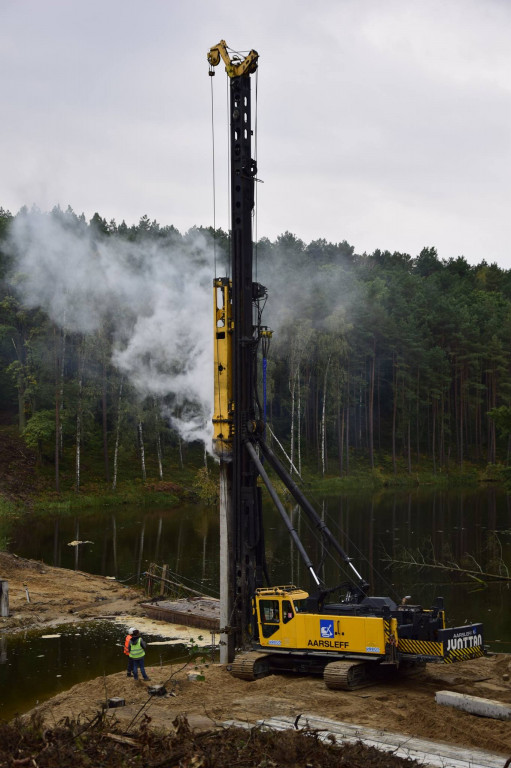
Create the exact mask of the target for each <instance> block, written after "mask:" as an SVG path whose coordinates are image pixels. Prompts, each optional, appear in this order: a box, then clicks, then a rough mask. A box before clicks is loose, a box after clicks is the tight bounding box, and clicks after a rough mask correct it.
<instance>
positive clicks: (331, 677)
mask: <svg viewBox="0 0 511 768" xmlns="http://www.w3.org/2000/svg"><path fill="white" fill-rule="evenodd" d="M367 671H368V665H367V663H366V662H364V661H355V662H354V661H333V662H331V663H330V664H327V665H326V667H325V670H324V672H323V680H324V681H325V685H326V687H327V688H330V689H332V690H338V691H353V690H354V689H355V688H364V687H365V686H366V685H372V680H371V679H370V678H369V676H368V674H367Z"/></svg>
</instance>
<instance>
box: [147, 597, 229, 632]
mask: <svg viewBox="0 0 511 768" xmlns="http://www.w3.org/2000/svg"><path fill="white" fill-rule="evenodd" d="M140 607H141V608H142V609H143V610H144V611H145V612H146V613H147V615H148V616H149V617H150V618H151V619H158V620H159V621H168V622H170V623H171V624H182V625H184V626H185V627H198V628H199V629H209V630H210V631H211V632H218V630H219V629H220V600H217V599H216V598H214V597H186V598H181V599H179V600H157V601H153V602H150V603H141V605H140Z"/></svg>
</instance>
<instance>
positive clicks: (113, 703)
mask: <svg viewBox="0 0 511 768" xmlns="http://www.w3.org/2000/svg"><path fill="white" fill-rule="evenodd" d="M125 705H126V702H125V701H124V699H121V698H119V697H118V696H114V697H113V698H111V699H108V708H109V709H115V708H116V707H124V706H125Z"/></svg>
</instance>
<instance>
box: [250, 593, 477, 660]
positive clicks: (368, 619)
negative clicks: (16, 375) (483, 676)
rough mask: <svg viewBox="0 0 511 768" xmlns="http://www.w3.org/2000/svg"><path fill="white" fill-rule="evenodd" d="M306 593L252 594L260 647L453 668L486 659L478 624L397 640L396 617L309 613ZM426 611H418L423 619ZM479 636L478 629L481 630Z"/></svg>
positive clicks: (442, 621)
mask: <svg viewBox="0 0 511 768" xmlns="http://www.w3.org/2000/svg"><path fill="white" fill-rule="evenodd" d="M308 597H309V595H308V593H307V592H305V591H303V590H301V589H297V588H296V587H293V586H285V587H272V588H267V589H258V590H256V593H255V597H254V604H253V607H254V611H255V614H256V620H257V625H258V630H259V639H258V643H257V644H258V647H259V648H260V649H264V650H266V649H267V650H268V651H271V652H272V653H273V652H276V653H278V652H279V651H283V652H285V651H288V652H289V651H293V652H296V653H305V654H310V653H319V654H327V655H332V656H333V657H337V658H339V657H349V656H352V655H353V656H355V657H356V658H358V659H360V658H367V659H368V660H369V659H372V660H380V661H383V660H385V661H387V662H392V663H396V662H398V659H401V660H403V661H406V660H407V659H417V658H420V659H422V660H428V661H441V662H444V663H452V662H454V661H461V660H464V659H470V658H477V657H480V656H483V655H484V646H483V643H482V634H479V629H478V627H480V625H475V627H477V629H475V628H474V627H458V628H456V629H446V627H445V616H444V614H443V611H442V612H441V626H442V629H439V631H438V633H437V634H438V640H435V641H432V640H420V639H414V638H408V637H401V638H400V637H399V629H400V627H399V621H398V618H396V617H394V616H389V617H382V616H370V615H353V616H351V615H339V613H333V612H332V613H329V612H328V605H325V606H324V611H323V612H321V613H311V612H308V611H307V603H306V602H305V601H306V600H307V598H308ZM428 613H430V612H428V611H424V610H422V616H423V617H427V615H428ZM481 632H482V629H481Z"/></svg>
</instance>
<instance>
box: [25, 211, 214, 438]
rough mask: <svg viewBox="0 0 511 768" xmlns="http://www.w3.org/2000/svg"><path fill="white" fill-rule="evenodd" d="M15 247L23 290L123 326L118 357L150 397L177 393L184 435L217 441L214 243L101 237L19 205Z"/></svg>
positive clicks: (95, 324)
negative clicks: (213, 420) (213, 423)
mask: <svg viewBox="0 0 511 768" xmlns="http://www.w3.org/2000/svg"><path fill="white" fill-rule="evenodd" d="M10 252H11V253H12V254H13V255H14V257H15V269H16V271H18V272H21V273H22V277H21V279H19V281H18V290H19V292H20V295H21V299H22V301H23V303H24V304H25V305H26V306H28V307H33V308H35V307H41V308H42V309H44V310H45V312H47V314H48V315H49V316H50V318H51V319H52V320H53V321H54V322H55V323H56V324H58V325H61V326H65V327H66V328H67V329H69V330H71V331H78V332H81V333H92V332H94V331H96V330H98V329H99V328H100V327H101V325H102V324H103V323H104V322H108V324H109V326H110V327H111V328H112V327H113V329H114V347H113V355H112V362H113V364H114V365H115V366H116V367H117V368H118V369H119V370H120V371H122V372H124V373H125V374H126V375H127V376H128V378H129V379H130V381H131V382H132V383H133V384H134V386H135V387H136V389H137V390H138V392H139V393H140V394H141V395H142V396H146V395H159V396H169V395H170V396H171V401H172V408H171V412H169V413H168V416H169V418H170V420H171V423H172V425H173V426H174V427H175V428H176V429H178V430H179V432H180V434H181V435H182V437H183V438H184V439H185V440H197V439H199V440H203V441H204V443H205V444H206V446H207V447H208V449H209V447H210V444H211V434H212V427H211V415H212V400H213V393H212V371H213V361H212V346H213V345H212V330H211V322H212V314H213V313H212V295H213V294H212V280H213V269H214V267H213V249H212V245H211V243H209V241H208V238H207V237H206V236H205V235H204V234H203V233H200V232H192V233H190V234H189V235H187V236H186V238H184V239H183V240H182V241H181V240H177V239H176V238H174V239H172V240H170V241H169V240H167V241H165V239H163V240H162V242H161V243H160V242H159V241H156V242H155V241H154V240H150V239H147V240H146V241H142V242H140V241H139V242H136V243H132V242H128V241H127V240H125V239H123V238H121V237H119V236H117V235H110V236H108V237H98V236H97V233H96V234H95V233H94V231H93V230H91V228H89V227H87V225H86V224H85V223H84V222H83V221H81V220H79V219H78V220H77V219H76V217H75V216H74V214H60V215H55V214H51V215H47V214H41V213H38V212H30V213H25V214H19V215H18V216H17V217H16V218H15V219H14V221H13V223H12V228H11V233H10Z"/></svg>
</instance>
